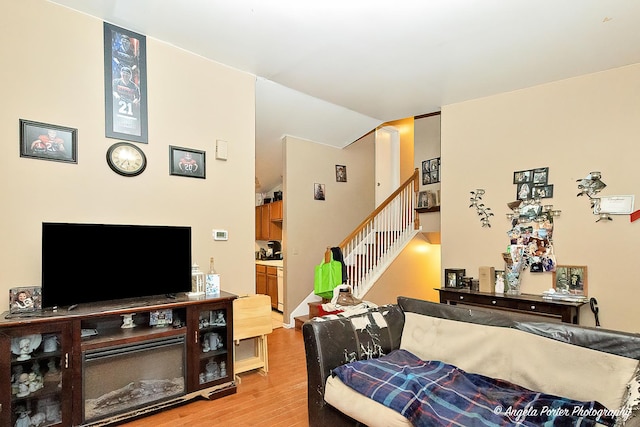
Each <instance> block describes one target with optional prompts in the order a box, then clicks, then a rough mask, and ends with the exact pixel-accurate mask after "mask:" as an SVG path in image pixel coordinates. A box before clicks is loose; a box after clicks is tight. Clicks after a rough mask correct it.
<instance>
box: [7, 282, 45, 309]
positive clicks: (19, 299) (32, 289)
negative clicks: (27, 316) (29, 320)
mask: <svg viewBox="0 0 640 427" xmlns="http://www.w3.org/2000/svg"><path fill="white" fill-rule="evenodd" d="M39 310H42V292H41V288H40V287H39V286H23V287H19V288H11V289H9V313H11V314H15V313H31V312H34V311H39Z"/></svg>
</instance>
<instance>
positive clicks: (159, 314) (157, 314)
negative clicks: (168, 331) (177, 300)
mask: <svg viewBox="0 0 640 427" xmlns="http://www.w3.org/2000/svg"><path fill="white" fill-rule="evenodd" d="M172 323H173V310H171V309H170V308H167V309H164V310H154V311H152V312H150V313H149V326H156V327H159V328H160V327H163V326H169V325H171V324H172Z"/></svg>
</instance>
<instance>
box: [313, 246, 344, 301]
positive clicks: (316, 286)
mask: <svg viewBox="0 0 640 427" xmlns="http://www.w3.org/2000/svg"><path fill="white" fill-rule="evenodd" d="M340 284H342V263H341V262H340V261H334V259H333V255H332V256H331V260H330V261H329V262H325V260H323V261H322V262H321V263H320V264H318V265H316V267H315V274H314V279H313V293H315V294H316V295H318V296H319V297H321V298H326V299H331V298H333V289H334V288H335V287H336V286H338V285H340Z"/></svg>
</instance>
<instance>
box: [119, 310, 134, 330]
mask: <svg viewBox="0 0 640 427" xmlns="http://www.w3.org/2000/svg"><path fill="white" fill-rule="evenodd" d="M134 314H135V313H130V314H123V315H122V326H120V327H121V328H122V329H130V328H135V326H136V325H135V323H133V316H134Z"/></svg>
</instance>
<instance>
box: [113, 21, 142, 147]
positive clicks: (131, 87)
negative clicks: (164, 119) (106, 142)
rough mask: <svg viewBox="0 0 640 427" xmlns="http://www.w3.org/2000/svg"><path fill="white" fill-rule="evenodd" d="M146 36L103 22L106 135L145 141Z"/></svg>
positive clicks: (127, 139) (126, 139)
mask: <svg viewBox="0 0 640 427" xmlns="http://www.w3.org/2000/svg"><path fill="white" fill-rule="evenodd" d="M146 46H147V45H146V37H145V36H143V35H141V34H137V33H134V32H132V31H129V30H125V29H124V28H120V27H116V26H114V25H111V24H108V23H106V22H105V23H104V94H105V109H104V110H105V111H104V112H105V135H106V137H107V138H115V139H123V140H125V141H133V142H142V143H144V144H146V143H147V142H148V124H147V52H146V50H147V47H146Z"/></svg>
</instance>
